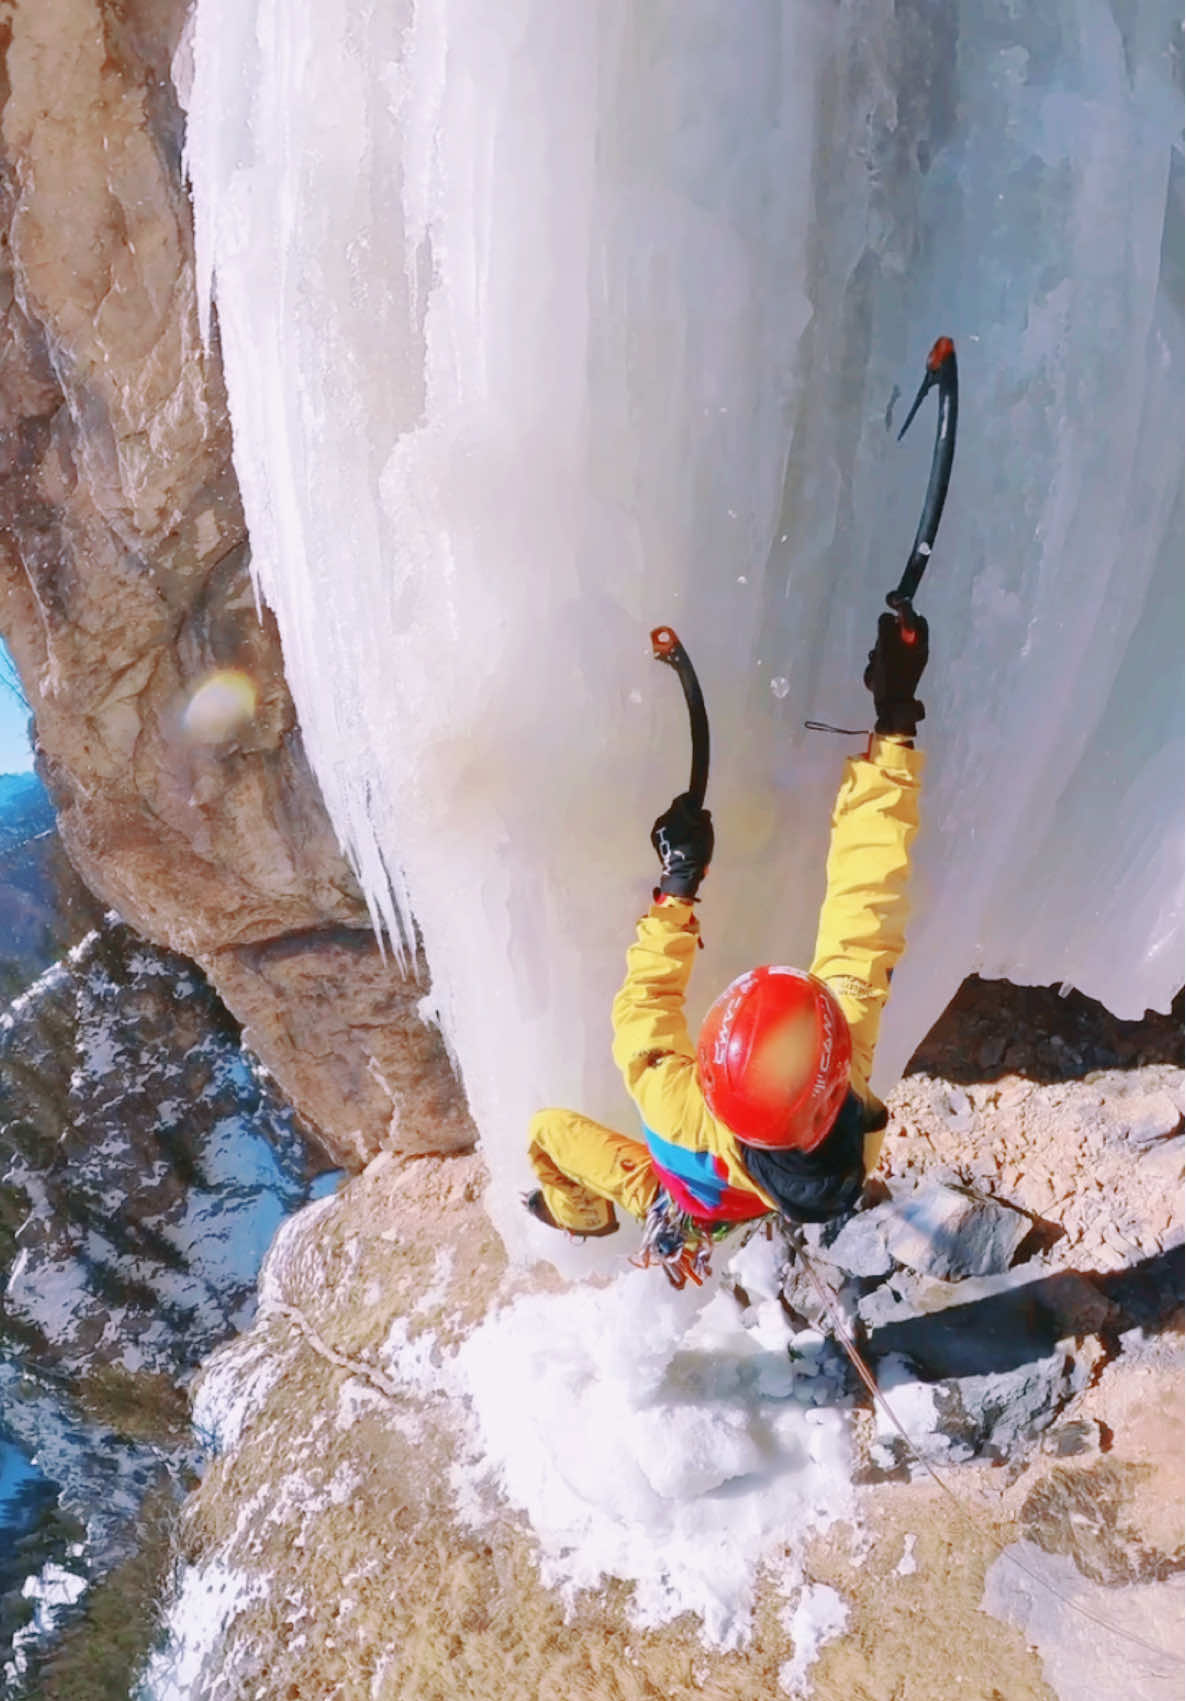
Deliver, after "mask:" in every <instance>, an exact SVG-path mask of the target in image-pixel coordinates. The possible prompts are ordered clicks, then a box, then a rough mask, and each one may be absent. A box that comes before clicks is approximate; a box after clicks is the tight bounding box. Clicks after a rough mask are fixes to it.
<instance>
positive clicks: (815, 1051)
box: [696, 963, 852, 1152]
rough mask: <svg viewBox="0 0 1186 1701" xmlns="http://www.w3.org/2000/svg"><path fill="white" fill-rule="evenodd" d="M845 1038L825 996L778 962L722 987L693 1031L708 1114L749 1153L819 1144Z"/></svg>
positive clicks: (837, 1094) (842, 1083) (833, 1108)
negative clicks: (748, 1148) (697, 1029)
mask: <svg viewBox="0 0 1186 1701" xmlns="http://www.w3.org/2000/svg"><path fill="white" fill-rule="evenodd" d="M851 1062H852V1035H851V1034H850V1033H849V1028H848V1023H847V1021H846V1020H845V1018H844V1012H843V1010H842V1009H841V1008H840V1006H839V1004H838V1003H837V1002H836V999H835V998H834V997H833V995H832V993H830V992H829V991H828V988H827V987H826V986H825V985H824V983H823V981H821V980H817V979H816V978H815V976H814V975H809V974H805V973H804V972H803V970H802V969H789V968H785V967H784V966H783V965H782V964H781V963H777V964H774V965H772V966H770V967H767V968H760V969H750V970H749V972H748V973H747V974H743V975H740V976H739V977H738V979H737V980H735V981H733V982H732V983H731V984H730V985H729V986H727V987H726V988H725V990H724V992H722V993H721V996H720V997H719V998H718V999H717V1001H716V1003H715V1004H714V1005H713V1007H712V1009H711V1010H710V1011H709V1012H708V1015H707V1016H706V1017H705V1018H704V1026H703V1027H702V1028H701V1030H700V1042H699V1045H698V1046H697V1049H696V1064H697V1070H698V1073H699V1076H700V1085H701V1087H702V1088H703V1089H704V1097H705V1099H706V1100H707V1101H708V1108H709V1110H711V1111H712V1114H713V1115H714V1116H715V1117H717V1118H718V1120H719V1121H721V1122H723V1123H725V1124H726V1125H727V1126H728V1127H729V1128H731V1129H732V1131H733V1133H734V1134H736V1136H737V1138H738V1139H739V1140H743V1141H744V1142H745V1143H746V1144H747V1145H749V1146H766V1147H770V1148H779V1147H783V1148H785V1147H795V1148H797V1149H798V1150H799V1151H804V1152H807V1151H810V1150H811V1148H812V1147H813V1146H818V1145H819V1143H820V1141H821V1140H822V1139H823V1138H824V1136H825V1135H826V1134H827V1132H828V1130H829V1129H830V1128H831V1126H832V1124H833V1123H834V1122H835V1120H836V1117H837V1115H838V1114H839V1111H840V1106H841V1105H842V1104H843V1103H844V1098H845V1094H846V1093H847V1092H848V1071H849V1065H850V1063H851Z"/></svg>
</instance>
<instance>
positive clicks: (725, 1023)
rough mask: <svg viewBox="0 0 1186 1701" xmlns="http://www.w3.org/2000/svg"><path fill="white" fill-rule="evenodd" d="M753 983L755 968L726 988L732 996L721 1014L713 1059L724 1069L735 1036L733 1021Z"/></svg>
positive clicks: (726, 994) (727, 994) (727, 992)
mask: <svg viewBox="0 0 1186 1701" xmlns="http://www.w3.org/2000/svg"><path fill="white" fill-rule="evenodd" d="M753 983H754V970H753V969H749V970H747V972H746V973H745V974H743V975H739V976H738V978H737V979H736V980H735V981H733V982H731V984H730V985H729V986H727V987H726V988H725V996H727V997H728V996H729V994H732V996H731V997H729V1002H728V1003H727V1004H726V1005H725V1008H724V1011H723V1013H722V1015H721V1025H720V1029H719V1030H718V1032H717V1037H716V1043H715V1045H714V1046H713V1053H712V1060H713V1062H714V1063H715V1064H716V1066H717V1068H718V1069H723V1068H724V1067H725V1064H726V1062H727V1060H728V1056H729V1041H730V1040H731V1039H732V1037H733V1023H734V1020H735V1019H736V1016H737V1012H738V1011H739V1010H740V1009H741V1006H742V1005H743V1004H744V1002H745V996H746V993H747V992H749V990H750V988H751V987H752V985H753Z"/></svg>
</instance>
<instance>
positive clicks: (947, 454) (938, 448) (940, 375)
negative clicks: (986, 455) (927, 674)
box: [885, 337, 960, 643]
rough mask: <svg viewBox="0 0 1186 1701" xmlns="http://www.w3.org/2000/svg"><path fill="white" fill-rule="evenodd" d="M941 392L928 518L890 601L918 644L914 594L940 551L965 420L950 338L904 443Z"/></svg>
mask: <svg viewBox="0 0 1186 1701" xmlns="http://www.w3.org/2000/svg"><path fill="white" fill-rule="evenodd" d="M936 387H937V388H938V391H939V417H938V419H937V420H936V422H935V450H934V453H933V455H932V456H931V476H930V478H929V479H928V480H927V493H926V496H925V497H924V498H923V504H922V516H921V518H920V519H919V522H918V530H917V531H916V532H915V534H914V545H913V548H912V549H911V551H910V559H909V561H908V562H907V563H906V571H905V572H904V573H903V574H902V577H901V579H900V580H899V581H898V584H897V587H896V588H895V589H894V590H892V591H891V592H890V593H889V595H888V596H887V597H886V599H885V600H886V602H887V603H888V604H889V606H890V608H892V609H893V611H894V613H895V614H896V615H897V617H898V624H899V627H900V628H901V632H902V637H903V638H904V639H905V640H906V642H907V643H913V642H914V638H915V634H916V632H917V628H916V626H915V624H914V601H913V599H914V593H915V591H917V589H918V584H919V580H920V579H921V578H922V576H923V574H924V573H925V572H926V569H927V563H928V561H929V560H930V559H931V551H932V549H933V548H934V547H935V534H936V532H937V531H938V530H939V521H940V520H941V519H942V517H943V504H944V503H945V502H946V500H947V486H948V485H949V484H950V482H951V463H952V461H953V460H954V459H955V428H956V423H957V421H958V419H959V405H960V392H959V370H958V368H957V366H956V360H955V344H954V343H953V342H952V340H951V338H950V337H940V338H939V340H938V342H936V344H935V346H934V348H932V350H931V352H930V354H928V356H927V369H926V372H925V374H924V375H923V381H922V383H921V384H920V385H919V388H918V394H917V396H915V398H914V403H913V405H912V407H911V409H910V412H909V413H908V414H907V415H906V419H905V421H904V423H903V425H902V429H901V431H899V433H898V442H899V443H900V442H901V441H902V439H903V437H905V435H906V432H907V430H908V429H909V426H910V422H911V420H912V419H913V418H914V416H915V414H916V413H917V412H918V410H919V407H920V406H921V405H922V400H923V397H924V396H925V395H926V394H927V392H928V390H933V389H935V388H936Z"/></svg>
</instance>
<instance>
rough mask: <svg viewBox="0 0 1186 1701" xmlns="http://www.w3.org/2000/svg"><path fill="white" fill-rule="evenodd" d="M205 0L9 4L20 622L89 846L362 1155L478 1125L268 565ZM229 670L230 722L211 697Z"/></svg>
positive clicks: (444, 1143)
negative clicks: (340, 817) (315, 724)
mask: <svg viewBox="0 0 1186 1701" xmlns="http://www.w3.org/2000/svg"><path fill="white" fill-rule="evenodd" d="M186 9H187V8H186V6H185V3H184V0H133V3H131V4H128V5H125V6H122V7H118V8H114V7H110V6H107V5H104V4H101V3H100V0H16V4H15V5H14V6H12V7H11V8H9V11H8V14H7V21H6V23H5V24H4V26H3V28H2V30H0V50H2V51H3V52H4V54H5V64H6V78H5V82H4V85H3V90H4V97H5V98H4V106H3V114H2V118H0V146H2V149H3V155H2V171H0V229H2V230H3V247H2V249H0V445H2V447H0V631H2V632H3V634H4V636H5V638H6V640H7V642H8V644H9V646H10V648H11V650H12V652H13V655H14V657H15V659H16V662H17V666H18V668H19V670H20V674H21V678H22V680H23V682H24V686H25V690H26V693H27V695H28V698H29V701H30V703H31V705H32V707H33V710H34V714H35V717H36V725H37V741H38V757H39V765H40V769H41V772H42V773H43V775H44V777H45V779H46V781H47V783H48V784H49V786H50V789H51V791H52V793H53V795H54V799H55V802H56V804H57V806H58V810H59V818H60V829H61V834H62V838H63V841H64V843H65V845H66V847H67V850H68V852H69V855H70V857H71V859H72V861H73V862H74V864H75V866H76V867H77V868H78V870H79V872H80V873H81V874H82V876H83V878H84V880H85V881H86V883H87V884H88V885H89V886H90V887H91V889H92V890H93V891H94V892H96V893H97V894H99V895H100V896H101V897H102V898H103V899H104V900H105V901H106V902H108V903H110V904H112V905H114V906H115V908H116V909H118V911H119V912H120V914H121V915H122V916H124V917H125V918H126V919H127V920H128V921H129V922H130V923H132V924H133V925H134V926H135V927H136V928H137V929H138V930H139V931H140V932H142V933H143V934H145V935H147V937H149V938H150V939H153V940H155V941H157V942H159V943H161V944H165V945H168V946H170V947H171V948H173V949H175V950H179V951H182V952H184V953H185V954H187V955H189V956H191V957H193V958H195V959H197V961H198V962H199V963H200V964H201V965H202V967H203V968H204V969H205V970H206V972H207V973H208V974H209V975H210V977H211V979H212V980H213V981H214V983H215V985H216V986H217V987H218V989H219V991H220V993H221V994H222V996H223V998H224V999H225V1001H226V1003H227V1004H228V1006H229V1007H230V1008H231V1009H232V1011H234V1013H235V1014H236V1015H237V1016H239V1018H240V1019H241V1020H242V1021H244V1023H245V1024H246V1025H247V1027H248V1029H249V1031H250V1039H251V1043H252V1044H253V1045H254V1047H255V1049H256V1050H257V1051H258V1053H259V1055H260V1056H261V1057H262V1058H263V1059H264V1061H265V1062H266V1064H267V1065H268V1067H269V1068H270V1069H271V1070H272V1071H273V1073H274V1074H275V1075H276V1077H277V1078H278V1080H279V1081H280V1082H281V1084H282V1085H283V1086H284V1088H285V1090H286V1091H287V1092H288V1093H289V1094H290V1096H291V1097H292V1099H293V1100H294V1102H295V1103H296V1104H297V1106H298V1108H299V1109H301V1110H302V1111H303V1112H304V1113H305V1114H306V1115H307V1116H308V1117H309V1118H310V1119H311V1120H312V1121H313V1122H314V1123H316V1125H317V1127H318V1129H319V1130H320V1132H321V1133H322V1134H323V1136H324V1137H325V1138H326V1139H327V1140H328V1141H329V1143H330V1144H331V1146H332V1148H333V1149H334V1150H335V1151H336V1152H337V1154H338V1155H339V1156H340V1157H341V1158H343V1159H344V1160H348V1161H354V1162H361V1161H364V1160H365V1159H366V1158H367V1157H368V1156H370V1155H372V1154H374V1153H375V1152H377V1151H379V1150H380V1149H383V1148H390V1149H395V1150H398V1151H404V1152H407V1151H416V1152H422V1151H425V1150H430V1149H431V1150H437V1151H449V1150H457V1149H462V1148H465V1147H467V1146H469V1145H470V1144H472V1140H473V1129H472V1125H471V1124H470V1122H469V1119H468V1116H467V1114H466V1112H465V1109H464V1106H463V1104H462V1102H461V1099H460V1095H459V1093H458V1092H457V1089H456V1086H455V1083H454V1081H453V1077H452V1074H451V1071H450V1069H449V1065H448V1060H447V1058H446V1055H445V1052H444V1049H443V1046H442V1045H441V1043H440V1041H439V1037H438V1036H437V1034H436V1033H435V1031H434V1030H433V1029H431V1028H428V1027H426V1026H425V1025H424V1023H422V1022H421V1021H420V1019H419V1016H418V1014H417V1010H416V1007H417V1004H418V1002H419V1000H420V999H421V997H422V996H423V994H424V992H425V990H426V987H425V984H424V981H423V964H422V963H416V964H414V965H413V967H414V970H415V971H416V972H417V973H418V974H419V975H420V979H417V978H415V975H414V976H413V977H412V978H406V979H405V978H404V977H402V976H401V975H400V974H399V973H398V972H396V970H395V969H393V967H392V966H391V964H390V962H387V961H385V960H384V959H383V958H382V956H381V955H380V953H379V951H378V950H377V948H376V946H375V945H374V942H373V940H372V939H371V936H370V931H369V925H368V917H367V914H366V911H365V908H364V906H363V904H362V901H361V898H360V895H359V892H358V890H357V887H356V885H355V882H354V880H353V878H352V876H351V873H350V870H349V868H348V867H347V865H346V863H345V861H344V860H343V858H342V856H341V854H340V852H339V849H338V847H337V844H336V843H335V840H334V836H333V833H332V831H331V828H330V826H329V823H328V820H327V818H326V816H325V813H324V810H323V808H322V805H321V800H320V796H319V793H318V790H317V787H316V784H315V782H314V780H313V778H312V775H311V772H310V769H309V766H308V764H307V762H306V760H305V755H304V751H303V748H302V745H301V739H300V734H299V730H298V728H297V726H296V722H295V716H294V713H293V708H292V702H291V699H290V697H289V693H288V690H287V687H286V685H285V683H284V676H283V670H282V663H281V655H280V648H279V643H278V640H277V637H276V632H275V628H274V626H273V624H272V622H271V620H270V619H269V618H268V617H267V616H266V615H265V616H263V617H262V618H261V616H260V614H259V612H258V611H257V609H256V606H255V599H254V596H253V593H252V588H251V585H250V581H249V576H248V570H247V569H248V550H247V541H246V532H245V527H244V521H243V514H242V509H241V506H240V502H239V497H238V490H237V485H236V481H235V477H234V472H233V469H232V466H231V437H230V427H229V423H228V420H227V414H226V407H225V400H224V395H223V390H222V384H221V377H220V371H219V364H218V359H217V351H216V350H215V351H213V352H207V351H206V350H204V349H203V347H202V343H201V339H200V336H199V331H198V321H197V312H196V301H195V291H194V276H193V273H194V266H193V249H192V233H191V226H190V212H189V205H188V201H187V199H186V196H185V192H184V189H183V185H182V179H181V164H180V144H181V120H180V114H179V111H178V109H177V106H176V102H175V99H174V95H173V91H172V85H171V83H170V80H169V66H170V61H171V57H172V54H173V51H174V50H175V47H176V44H177V39H178V36H179V34H180V30H181V27H182V24H183V22H184V18H185V13H186ZM212 676H215V678H216V679H220V678H225V677H230V678H231V679H233V680H234V681H237V683H238V689H239V691H240V703H241V709H240V712H238V713H237V715H235V716H233V717H231V718H230V719H227V718H225V717H224V718H222V719H218V718H215V719H213V720H211V718H210V717H209V716H207V717H205V718H203V717H201V716H195V715H193V713H192V712H191V711H192V708H193V705H194V703H195V697H196V694H197V693H198V692H199V691H200V690H201V689H202V688H203V686H206V685H207V684H208V682H209V681H210V680H211V677H212Z"/></svg>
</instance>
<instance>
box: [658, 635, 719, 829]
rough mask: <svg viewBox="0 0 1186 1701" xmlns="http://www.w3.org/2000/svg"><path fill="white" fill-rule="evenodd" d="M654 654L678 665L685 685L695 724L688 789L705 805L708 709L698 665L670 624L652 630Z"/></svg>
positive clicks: (680, 676)
mask: <svg viewBox="0 0 1186 1701" xmlns="http://www.w3.org/2000/svg"><path fill="white" fill-rule="evenodd" d="M651 654H652V655H653V656H654V658H655V660H656V661H661V662H666V663H667V665H668V667H673V668H674V669H675V671H676V673H678V674H679V682H680V684H681V685H682V686H683V688H684V698H685V700H686V702H687V705H688V719H689V721H690V722H691V725H692V777H691V778H690V779H689V781H688V791H689V792H690V793H691V796H692V801H693V803H694V804H695V806H696V808H697V809H703V807H704V794H705V792H706V791H707V790H708V710H707V709H706V708H705V707H704V693H703V692H702V691H701V689H700V681H699V680H698V679H697V678H696V669H695V668H694V667H693V666H692V658H691V657H690V656H689V654H688V652H687V650H685V649H684V646H683V645H682V644H681V643H680V641H679V639H678V638H677V637H676V635H675V633H674V632H673V631H672V630H671V627H670V626H656V627H655V630H654V631H653V632H652V633H651Z"/></svg>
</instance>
